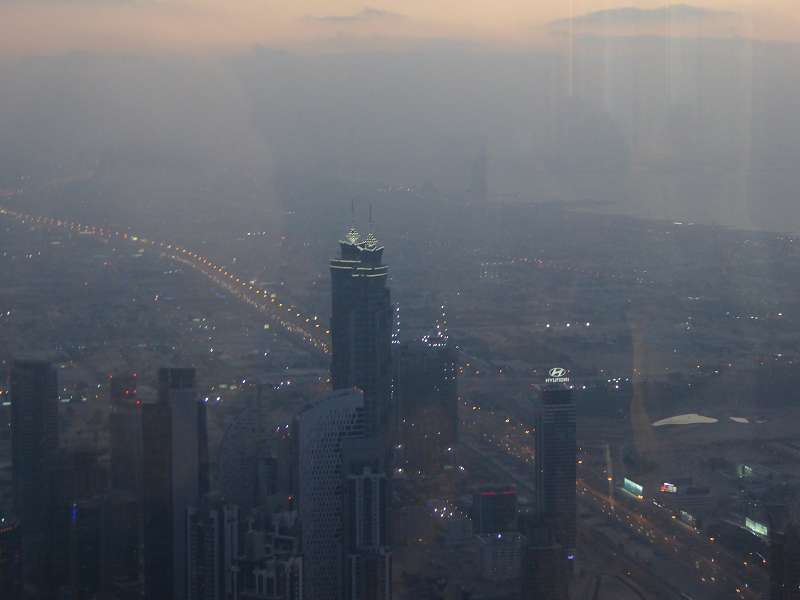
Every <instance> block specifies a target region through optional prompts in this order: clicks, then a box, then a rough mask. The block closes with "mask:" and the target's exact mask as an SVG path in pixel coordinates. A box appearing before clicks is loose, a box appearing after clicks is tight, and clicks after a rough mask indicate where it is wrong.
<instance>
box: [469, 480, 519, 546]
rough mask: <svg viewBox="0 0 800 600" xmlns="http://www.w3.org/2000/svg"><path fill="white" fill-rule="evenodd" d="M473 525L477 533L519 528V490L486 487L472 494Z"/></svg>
mask: <svg viewBox="0 0 800 600" xmlns="http://www.w3.org/2000/svg"><path fill="white" fill-rule="evenodd" d="M472 526H473V528H474V530H475V533H476V534H491V533H502V532H505V531H516V530H517V490H516V489H514V488H513V487H509V486H502V487H501V486H495V487H485V488H482V489H480V490H478V491H476V492H475V493H474V494H473V495H472Z"/></svg>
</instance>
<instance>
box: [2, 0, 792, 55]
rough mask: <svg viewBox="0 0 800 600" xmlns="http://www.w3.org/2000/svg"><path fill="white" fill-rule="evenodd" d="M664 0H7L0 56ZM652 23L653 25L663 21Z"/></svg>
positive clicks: (410, 29) (563, 14) (777, 27)
mask: <svg viewBox="0 0 800 600" xmlns="http://www.w3.org/2000/svg"><path fill="white" fill-rule="evenodd" d="M665 4H667V3H666V2H663V1H661V2H659V1H657V0H656V1H653V0H638V1H636V0H620V1H619V2H614V1H612V0H571V2H563V1H562V0H558V1H557V0H543V1H541V2H534V3H532V2H529V1H528V0H508V1H507V2H505V3H503V4H502V5H500V6H498V3H496V2H493V1H491V0H480V1H476V2H472V3H469V4H465V3H464V2H463V1H461V0H439V1H438V2H436V3H431V2H426V1H423V0H405V1H402V2H401V1H399V0H375V1H374V2H370V1H369V0H362V1H355V2H354V1H351V0H334V1H330V0H329V1H327V2H326V1H323V0H298V1H297V2H293V3H283V2H277V1H276V0H262V1H256V0H196V1H190V0H162V1H160V2H155V1H153V0H131V1H130V2H122V1H115V0H71V1H69V2H67V1H65V0H37V1H36V2H31V1H29V0H28V1H26V0H11V2H4V3H2V4H0V58H2V57H6V56H13V55H19V54H23V55H31V54H33V55H36V54H51V53H59V52H69V51H90V52H91V51H98V52H161V51H165V50H166V51H170V50H177V51H185V52H195V51H199V52H203V51H207V50H210V51H213V52H219V51H223V52H224V51H229V50H237V49H243V48H248V47H252V46H256V45H266V46H273V47H283V48H299V49H302V48H304V47H309V48H312V49H313V47H314V45H315V44H320V43H322V44H325V45H327V46H328V47H330V46H331V45H334V46H336V45H339V46H342V45H348V44H350V45H352V44H356V45H361V46H367V47H369V46H374V45H381V44H396V43H399V44H406V43H413V42H414V41H416V40H425V39H457V40H471V41H480V42H486V43H492V44H509V45H520V44H522V45H525V44H537V45H538V44H541V43H548V42H552V41H553V40H554V39H557V38H558V36H557V35H556V34H554V32H553V31H552V30H551V28H550V27H549V24H550V23H551V22H552V21H554V20H558V19H565V18H568V17H570V16H571V15H570V9H571V11H572V13H573V15H574V16H579V15H585V14H587V13H590V12H594V11H598V10H608V9H613V8H618V7H621V6H631V5H632V6H636V7H638V8H642V9H656V8H661V7H663V6H664V5H665ZM693 4H694V3H693ZM697 5H698V6H702V7H704V8H706V9H709V10H715V11H730V12H731V13H732V14H731V15H729V18H726V19H724V23H723V22H722V21H723V20H720V22H719V24H716V23H714V22H712V21H714V19H708V21H709V22H708V23H705V22H704V23H703V31H702V33H703V34H706V33H708V34H712V35H736V36H752V37H756V38H764V39H786V40H794V39H797V33H796V32H797V31H798V27H797V21H798V15H800V9H798V8H797V6H796V4H795V3H793V2H790V1H789V0H761V1H759V2H755V0H749V1H748V2H732V1H730V0H708V1H704V2H698V3H697ZM704 21H705V19H704ZM651 25H653V24H651ZM673 25H675V24H669V26H670V27H672V26H673ZM655 26H656V30H655V31H651V30H647V33H653V32H655V33H659V30H660V29H663V27H661V26H660V24H658V23H656V24H655ZM632 27H633V28H632V29H631V28H630V27H628V26H622V27H614V28H612V29H611V30H610V31H604V32H605V33H620V32H621V33H625V30H626V29H629V30H630V31H631V32H635V31H636V30H637V28H639V27H642V24H639V25H636V26H632ZM646 29H647V28H646ZM651 29H652V27H651ZM671 33H674V32H671ZM562 35H563V32H562Z"/></svg>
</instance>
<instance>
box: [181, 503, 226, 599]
mask: <svg viewBox="0 0 800 600" xmlns="http://www.w3.org/2000/svg"><path fill="white" fill-rule="evenodd" d="M186 534H187V539H186V548H187V552H188V557H187V558H188V561H187V562H188V578H189V583H188V590H187V594H188V595H187V600H225V599H227V598H232V597H233V595H234V589H235V585H234V581H233V579H234V569H233V567H234V562H235V561H236V560H237V558H238V554H239V510H238V508H237V507H236V506H234V505H232V504H225V505H219V504H216V503H213V504H204V505H202V506H200V507H193V506H192V507H189V509H188V510H187V513H186Z"/></svg>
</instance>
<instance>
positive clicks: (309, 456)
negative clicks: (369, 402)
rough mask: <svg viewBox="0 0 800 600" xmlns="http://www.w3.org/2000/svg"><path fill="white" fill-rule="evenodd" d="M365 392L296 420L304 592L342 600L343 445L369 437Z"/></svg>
mask: <svg viewBox="0 0 800 600" xmlns="http://www.w3.org/2000/svg"><path fill="white" fill-rule="evenodd" d="M363 406H364V398H363V394H362V393H361V392H360V391H357V390H339V391H335V392H333V393H331V394H330V395H328V396H326V397H325V398H324V399H323V400H321V401H320V402H318V403H316V404H314V405H312V406H309V407H307V408H305V409H304V410H303V411H301V412H300V413H299V414H298V415H297V417H295V422H294V429H295V440H296V445H297V446H296V447H297V450H296V458H295V460H296V466H297V469H298V476H297V482H298V490H297V491H298V507H299V514H300V521H301V523H302V524H303V557H304V562H303V590H304V593H305V594H306V596H307V597H308V598H313V599H314V600H340V599H341V589H342V572H343V547H342V531H343V515H342V512H343V504H344V502H343V493H342V488H343V483H344V471H343V466H342V462H343V456H342V446H343V442H344V441H345V440H346V439H349V438H358V437H361V436H363V431H364V423H363V421H362V417H363V415H362V410H363Z"/></svg>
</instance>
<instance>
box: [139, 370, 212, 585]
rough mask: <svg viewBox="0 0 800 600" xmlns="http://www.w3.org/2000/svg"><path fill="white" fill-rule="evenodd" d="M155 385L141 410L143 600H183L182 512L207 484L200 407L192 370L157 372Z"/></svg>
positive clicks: (205, 442)
mask: <svg viewBox="0 0 800 600" xmlns="http://www.w3.org/2000/svg"><path fill="white" fill-rule="evenodd" d="M158 384H159V390H158V402H157V403H155V404H144V405H142V457H143V469H142V472H143V483H144V511H143V512H144V554H145V557H144V558H145V597H146V598H147V600H156V599H160V598H165V597H169V598H185V597H186V593H187V590H186V585H187V561H186V557H187V549H186V540H187V535H186V511H187V509H188V508H189V507H190V506H193V505H197V504H198V502H199V500H200V498H201V497H202V495H203V494H204V493H205V492H206V491H207V489H204V488H205V486H206V485H207V481H208V475H207V474H205V475H204V474H203V472H202V471H203V469H204V468H205V467H206V466H207V457H208V449H207V447H204V446H206V444H207V443H208V442H207V439H206V430H205V405H203V404H202V403H201V402H200V401H199V399H198V398H197V392H196V388H195V371H194V369H161V370H159V373H158Z"/></svg>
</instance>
